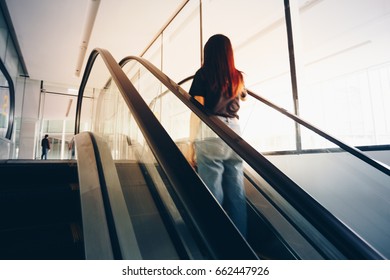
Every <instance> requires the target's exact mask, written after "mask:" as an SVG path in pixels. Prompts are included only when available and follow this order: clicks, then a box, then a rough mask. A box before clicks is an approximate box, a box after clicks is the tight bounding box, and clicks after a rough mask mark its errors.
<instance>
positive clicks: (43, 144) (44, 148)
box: [41, 134, 50, 160]
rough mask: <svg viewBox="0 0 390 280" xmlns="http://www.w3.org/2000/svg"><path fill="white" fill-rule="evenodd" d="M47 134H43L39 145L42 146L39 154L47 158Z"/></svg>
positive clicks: (48, 146)
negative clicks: (43, 136)
mask: <svg viewBox="0 0 390 280" xmlns="http://www.w3.org/2000/svg"><path fill="white" fill-rule="evenodd" d="M48 137H49V135H48V134H46V135H45V138H43V139H42V141H41V146H42V155H41V159H45V160H46V159H47V153H48V152H49V150H50V142H49V138H48Z"/></svg>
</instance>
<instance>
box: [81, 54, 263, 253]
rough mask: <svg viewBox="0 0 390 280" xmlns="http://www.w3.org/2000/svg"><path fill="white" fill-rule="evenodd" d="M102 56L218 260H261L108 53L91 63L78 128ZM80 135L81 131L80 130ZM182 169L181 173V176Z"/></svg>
mask: <svg viewBox="0 0 390 280" xmlns="http://www.w3.org/2000/svg"><path fill="white" fill-rule="evenodd" d="M98 55H100V56H101V58H102V59H103V61H104V63H105V65H106V67H107V69H108V70H109V71H110V74H111V76H112V80H113V81H114V82H115V83H116V86H117V88H118V90H119V92H120V93H121V94H122V97H123V98H124V100H125V102H126V104H127V106H128V108H129V110H130V111H131V113H132V115H133V117H134V119H135V120H136V122H137V123H138V126H139V128H140V130H141V131H142V133H143V135H144V138H145V140H146V142H147V143H148V144H149V147H150V148H151V150H152V152H153V154H154V156H155V157H156V159H157V160H158V162H159V164H160V166H161V167H162V169H163V170H164V172H165V174H166V175H167V177H168V179H169V181H170V183H171V184H172V187H173V188H174V189H175V192H176V194H177V195H178V197H179V198H180V200H181V202H182V207H183V208H185V209H186V212H187V214H188V216H189V217H190V219H191V220H192V221H193V226H194V228H195V229H196V230H197V232H198V237H199V238H200V239H201V240H202V241H203V242H204V244H205V245H206V246H207V248H208V251H209V254H210V257H211V258H215V259H258V257H257V255H256V254H255V252H254V251H253V250H252V249H251V248H250V246H249V244H248V243H247V242H246V240H245V239H244V238H243V237H242V235H241V234H240V233H239V231H238V230H237V228H236V227H235V226H234V225H233V223H232V221H231V220H230V219H229V218H228V217H227V216H226V214H225V212H224V211H223V209H222V208H221V206H220V205H219V204H218V203H217V202H216V201H215V199H214V198H213V197H212V195H211V194H210V192H209V190H208V189H207V187H206V186H205V185H204V184H203V182H202V181H201V179H200V178H199V177H198V176H197V174H196V173H195V172H194V170H193V169H192V167H191V166H190V165H189V163H188V162H187V160H186V158H185V157H184V156H183V154H182V153H181V152H180V150H179V149H178V148H177V146H176V144H175V143H174V142H173V140H172V139H171V138H170V137H169V135H168V133H167V132H166V131H165V129H164V128H163V127H162V125H161V124H160V122H159V121H158V120H157V118H156V116H155V115H154V114H153V112H152V111H151V110H150V109H149V107H148V106H147V105H146V103H145V101H144V100H143V98H142V97H141V96H140V94H139V93H138V91H137V90H136V89H135V87H134V86H133V84H132V83H131V82H130V80H129V79H128V78H127V76H126V74H125V73H124V72H123V70H122V69H121V67H120V66H119V65H118V64H117V63H116V61H115V60H114V58H113V57H112V55H111V54H110V53H109V52H108V51H107V50H105V49H99V48H97V49H94V50H93V51H92V53H91V54H90V57H89V59H88V62H87V65H86V69H85V71H84V75H83V79H82V82H81V85H80V89H79V96H78V103H77V110H78V111H77V114H76V125H77V124H80V113H81V112H80V111H81V104H82V97H83V92H84V89H85V86H86V84H87V81H88V77H89V75H90V72H91V70H92V67H93V64H94V61H95V59H96V57H97V56H98ZM76 132H77V133H78V129H76ZM178 168H180V172H178Z"/></svg>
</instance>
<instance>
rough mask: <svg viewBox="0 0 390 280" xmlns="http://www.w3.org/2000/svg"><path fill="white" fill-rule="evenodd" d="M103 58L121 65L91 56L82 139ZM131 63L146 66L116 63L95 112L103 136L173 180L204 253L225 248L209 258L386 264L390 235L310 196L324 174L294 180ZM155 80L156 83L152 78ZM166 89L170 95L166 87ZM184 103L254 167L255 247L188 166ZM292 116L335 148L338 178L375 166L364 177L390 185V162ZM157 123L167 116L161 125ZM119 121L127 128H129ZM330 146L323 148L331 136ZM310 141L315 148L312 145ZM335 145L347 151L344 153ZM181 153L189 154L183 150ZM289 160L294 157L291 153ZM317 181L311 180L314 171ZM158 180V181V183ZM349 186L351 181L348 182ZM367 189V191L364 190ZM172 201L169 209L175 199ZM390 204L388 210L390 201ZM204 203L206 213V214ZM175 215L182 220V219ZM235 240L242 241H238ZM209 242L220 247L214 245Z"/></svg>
mask: <svg viewBox="0 0 390 280" xmlns="http://www.w3.org/2000/svg"><path fill="white" fill-rule="evenodd" d="M99 55H100V56H101V58H102V59H103V62H104V63H105V64H106V65H108V64H109V62H110V61H111V62H112V64H115V63H114V62H113V59H111V58H110V55H109V53H108V52H107V51H105V50H101V49H96V50H94V51H93V53H92V54H91V56H90V59H89V61H88V64H87V68H86V69H87V70H86V73H87V74H86V75H85V76H84V77H83V82H82V85H81V87H80V91H79V100H78V109H77V112H78V114H79V115H78V116H77V118H76V133H79V127H80V120H81V119H82V117H81V104H82V92H83V90H84V88H85V87H86V85H87V83H88V77H89V75H90V74H91V76H93V75H92V73H90V71H91V69H92V66H93V63H94V61H95V59H96V58H97V57H98V56H99ZM107 57H108V58H107ZM128 61H132V63H131V64H137V63H138V64H140V65H141V67H139V69H138V70H137V69H136V70H133V69H132V68H130V69H127V70H125V69H123V68H122V69H118V68H117V67H116V66H113V68H115V69H110V71H109V73H108V76H109V77H111V78H110V79H109V81H108V82H107V83H106V85H105V86H104V87H103V89H102V92H101V93H100V95H99V98H98V101H97V109H96V112H97V113H98V114H97V115H96V116H95V120H96V122H95V124H94V127H95V129H96V132H97V133H98V134H99V135H101V136H102V137H103V139H104V141H105V142H107V143H108V144H109V146H110V150H111V154H112V155H113V157H114V160H117V159H119V160H123V159H125V160H128V159H132V160H136V162H138V163H139V164H141V165H143V164H144V165H145V166H147V165H152V166H154V168H155V166H160V168H161V170H162V171H163V173H164V174H165V175H166V181H167V182H169V183H168V184H165V185H166V188H167V192H168V193H169V194H170V196H171V200H173V201H174V204H175V205H176V207H177V209H178V212H179V213H180V214H181V215H182V219H183V220H184V221H185V220H186V219H187V218H188V217H186V215H188V216H189V220H190V222H189V225H188V228H189V229H195V232H196V234H194V235H193V236H192V237H193V240H194V241H195V243H197V244H201V245H200V247H199V251H201V252H203V251H204V248H207V249H210V248H213V249H211V251H213V250H214V249H215V250H216V251H213V252H212V253H211V254H210V252H208V253H209V254H207V253H206V254H205V255H203V256H202V257H204V258H206V259H210V258H216V259H219V258H222V259H224V258H233V259H239V258H247V256H248V255H246V256H244V257H243V256H241V257H240V255H239V254H229V252H230V253H231V252H234V251H235V250H236V249H238V248H240V247H241V248H243V247H245V248H246V247H247V246H248V245H249V247H250V249H249V251H247V252H251V251H252V253H254V254H255V256H256V258H265V259H383V258H387V255H388V253H387V250H388V249H387V245H386V244H388V242H386V239H387V238H386V236H384V237H383V238H379V239H377V240H375V238H376V237H375V236H369V235H370V233H368V235H366V233H365V232H362V231H361V228H360V227H361V225H359V223H358V224H357V227H356V225H353V224H351V225H352V227H351V226H350V224H349V223H350V221H349V219H350V217H346V216H342V215H341V216H340V214H338V213H336V212H332V211H333V209H332V207H329V206H327V203H326V201H325V203H324V202H323V201H321V200H320V199H318V198H317V197H315V196H314V195H313V193H311V192H312V190H311V189H309V188H310V187H311V186H310V185H313V186H316V185H318V183H319V182H320V183H323V182H327V181H322V180H317V181H316V179H317V178H316V177H315V176H314V177H313V176H306V177H307V178H308V179H312V178H314V180H313V179H312V180H311V181H310V182H309V183H307V182H301V181H300V180H299V178H295V177H294V176H293V174H292V175H291V174H290V171H291V168H286V166H283V165H280V164H279V163H278V162H277V161H278V160H279V159H280V158H281V157H273V156H272V155H271V156H268V155H266V156H264V155H262V154H261V153H259V152H258V151H257V150H256V148H255V147H256V145H255V144H256V143H249V142H247V141H245V140H244V139H243V138H241V137H238V136H237V135H236V134H235V133H234V132H232V131H230V130H228V129H226V128H225V127H224V126H223V124H221V122H220V121H219V120H218V118H214V117H213V116H209V115H208V114H207V112H205V111H204V110H203V108H202V106H200V105H199V104H197V103H196V102H194V101H193V100H191V97H190V96H189V95H188V93H186V92H185V91H184V90H183V89H182V88H181V87H180V86H178V85H177V84H176V83H174V82H173V81H172V80H170V79H169V78H168V77H167V76H166V75H165V74H163V73H162V72H160V71H159V70H158V69H157V68H155V67H154V66H153V65H152V64H150V63H149V62H147V61H145V60H143V59H141V58H137V57H127V58H125V59H124V60H122V61H121V62H120V63H119V65H121V66H122V67H123V66H124V65H125V64H126V63H127V62H128ZM133 62H134V63H133ZM125 73H126V75H125ZM145 73H146V74H145ZM117 74H118V75H117ZM126 76H127V77H126ZM152 78H153V79H155V80H157V82H153V81H152ZM130 80H131V82H130ZM133 83H134V84H135V85H136V87H135V86H134V85H133ZM155 85H156V86H155ZM164 88H166V89H167V90H165V91H164ZM156 89H157V92H159V93H161V92H166V91H168V92H170V94H169V95H168V96H170V97H172V98H171V99H169V100H168V101H164V100H162V99H159V98H158V95H159V93H158V94H157V95H156V96H157V98H154V99H153V98H152V99H153V100H152V99H150V98H149V101H152V102H151V104H152V106H151V108H148V106H147V104H146V103H145V101H144V100H143V98H142V97H141V96H140V95H139V93H138V91H142V92H145V93H146V92H147V91H155V90H156ZM118 100H119V101H118ZM121 100H122V101H121ZM118 102H119V103H118ZM165 104H169V106H168V108H170V109H168V111H169V110H170V111H172V112H173V113H172V115H173V118H175V120H176V122H172V120H168V122H165V121H164V118H163V116H165V115H169V114H170V113H171V112H168V113H167V111H163V110H162V108H163V107H164V106H165ZM180 106H181V107H183V108H184V109H185V110H187V112H188V109H190V110H191V111H192V112H194V113H195V114H196V115H198V117H199V118H200V119H201V120H202V121H203V122H204V123H205V124H206V125H207V126H209V127H210V128H211V129H212V130H213V131H214V132H215V133H216V134H217V135H218V136H219V137H220V138H222V139H223V141H225V142H226V143H227V144H228V145H230V146H231V147H232V148H233V149H234V150H235V151H236V152H237V153H238V154H239V155H240V156H241V157H242V158H243V159H244V161H245V166H246V182H245V183H246V192H247V201H248V206H249V207H248V208H249V213H248V216H249V234H248V238H247V242H248V244H246V242H243V243H241V242H238V243H240V244H241V245H238V243H237V244H235V242H236V241H238V240H240V237H239V236H240V235H238V236H236V235H237V229H235V227H234V226H233V229H232V228H231V226H232V224H231V221H230V219H229V218H228V217H226V214H225V213H224V211H223V210H222V209H220V206H218V205H215V203H216V202H215V200H214V199H213V198H210V197H209V196H210V194H209V193H208V194H207V192H208V191H207V189H206V190H205V186H204V185H203V184H202V182H199V177H197V176H196V174H194V171H193V170H192V169H191V168H189V165H188V162H187V161H186V160H185V155H186V139H185V136H184V137H183V135H177V134H178V133H176V132H179V134H180V132H181V131H183V129H180V127H183V123H184V124H185V125H186V126H187V125H188V122H187V121H184V122H183V121H182V120H183V118H182V115H180V116H179V115H178V114H177V110H176V109H177V107H180ZM128 110H129V111H128ZM150 110H152V111H153V113H151V112H150ZM102 112H103V114H102ZM127 112H130V113H127ZM280 112H281V113H282V114H284V115H286V114H287V115H288V112H287V111H286V110H284V109H280ZM285 113H286V114H285ZM175 114H176V115H175ZM178 116H179V117H178ZM287 117H288V118H286V119H290V120H292V121H293V125H292V126H291V127H299V129H301V130H304V129H308V130H309V131H310V133H317V134H318V135H319V136H320V137H323V138H325V140H326V141H329V142H330V143H331V145H330V147H329V148H325V149H324V150H323V152H324V153H323V152H322V153H323V154H324V155H326V156H327V157H329V158H330V160H329V159H327V162H331V163H332V165H333V169H329V170H330V171H331V172H332V171H333V174H336V173H337V172H335V171H336V170H346V168H347V169H350V171H349V172H350V174H351V175H348V176H346V178H348V177H349V176H353V174H356V172H357V170H360V169H365V170H369V171H368V173H369V174H368V173H367V172H366V171H364V173H367V174H366V175H367V176H369V180H370V182H371V183H373V184H376V185H372V186H371V188H372V187H374V188H375V189H378V190H379V189H383V186H385V185H386V184H387V183H386V182H388V180H389V169H388V168H387V167H386V166H384V165H382V164H380V163H378V162H375V161H373V160H371V159H370V158H367V157H366V156H365V155H364V154H362V153H360V152H359V151H356V149H354V148H351V147H349V146H347V145H344V143H342V142H341V141H337V139H334V138H332V137H328V135H326V136H324V135H322V133H321V132H320V133H319V131H318V130H317V129H316V128H314V127H312V126H310V125H307V123H305V122H303V121H301V120H300V119H298V118H296V117H295V116H287ZM156 119H158V120H157V122H156ZM118 120H121V122H123V123H124V125H123V126H122V127H121V125H120V123H119V122H118ZM123 120H124V121H123ZM294 122H295V125H294ZM107 125H108V126H107ZM310 137H311V138H308V139H310V140H311V139H312V138H313V137H312V136H310ZM172 139H175V141H174V142H172ZM303 140H305V139H303ZM321 141H322V142H324V140H323V139H322V138H321ZM137 142H140V143H141V146H142V148H141V150H140V151H139V152H137V153H134V149H133V146H134V143H137ZM303 144H306V143H305V142H303ZM335 145H338V146H339V148H337V147H335ZM300 146H301V147H299V149H298V150H297V151H295V152H294V151H292V153H291V154H292V155H294V156H295V155H296V156H297V158H298V159H302V158H304V157H306V156H305V155H306V154H308V155H309V156H308V157H309V158H311V157H313V156H311V154H313V153H316V152H317V151H318V149H313V150H310V151H309V152H307V151H304V150H303V149H302V143H301V145H300ZM177 148H179V149H180V152H179V153H178V152H177ZM134 154H138V156H134ZM145 155H146V156H145ZM282 156H283V154H282ZM314 157H317V155H316V154H315V156H314ZM321 157H322V156H321ZM344 157H346V158H347V159H348V161H349V163H348V164H346V161H345V159H344ZM287 158H289V159H290V157H287ZM321 162H322V161H321V160H319V161H318V160H317V162H316V161H315V162H314V163H321ZM298 165H299V164H298ZM312 165H313V166H315V165H314V164H312ZM287 167H289V166H287ZM320 168H322V169H321V170H322V171H321V170H320V171H319V172H322V173H323V174H321V175H322V176H326V178H327V179H330V178H331V177H330V176H332V175H331V174H329V175H327V174H328V172H329V171H328V170H327V168H323V166H320ZM148 172H149V170H147V171H146V173H148ZM358 172H359V171H358ZM301 173H302V172H301ZM360 173H363V172H360ZM371 173H372V174H371ZM313 174H316V175H318V174H319V173H318V171H316V172H315V173H313ZM308 175H312V174H310V173H308ZM290 176H291V177H290ZM373 176H374V177H373ZM153 177H154V176H151V178H153ZM303 178H305V176H303ZM318 178H320V177H318ZM375 178H376V179H375ZM160 181H161V179H160ZM355 181H356V180H355ZM365 181H366V180H365ZM298 183H299V184H298ZM340 183H344V182H343V181H340ZM202 185H203V186H202ZM347 187H349V185H347ZM342 188H343V187H342ZM342 188H341V189H342ZM359 188H361V187H360V186H359ZM363 188H365V186H363ZM339 189H340V188H339ZM323 190H326V189H323ZM160 196H161V193H160ZM176 199H178V201H177V200H176ZM165 204H166V205H167V208H169V205H170V203H165ZM339 205H340V204H339ZM384 205H386V202H385V203H384ZM203 207H205V208H206V209H203ZM328 207H329V208H328ZM211 208H213V210H212V209H211ZM183 210H184V211H183ZM221 212H222V213H221ZM216 213H219V214H218V217H213V215H214V214H216ZM220 214H221V215H220ZM378 215H379V216H378V217H379V220H381V219H383V218H385V216H386V215H387V214H386V213H385V212H383V213H382V210H380V211H379V212H378ZM171 219H173V220H174V218H171ZM222 220H223V221H224V222H222V223H225V222H227V224H230V225H229V226H228V228H229V232H230V233H227V232H226V231H222V232H223V234H221V227H220V225H216V224H215V223H216V222H220V221H222ZM226 220H227V221H226ZM354 227H355V228H354ZM386 227H387V223H385V224H382V225H381V224H379V226H377V227H375V228H374V231H375V230H377V229H378V230H379V232H380V231H382V230H383V229H386ZM356 229H357V231H356ZM379 232H378V233H379ZM175 234H177V232H176V233H175ZM221 236H223V237H224V238H223V240H219V239H220V238H221ZM236 237H238V239H236ZM230 238H232V240H234V242H233V241H232V240H229V239H230ZM174 239H175V238H173V240H174ZM199 239H201V242H199ZM210 242H216V243H215V244H213V245H212V246H209V245H210ZM226 244H230V247H229V248H228V249H226ZM182 246H183V247H186V246H185V244H184V245H183V244H182ZM213 246H215V247H213ZM207 249H206V251H207ZM217 252H218V253H217ZM252 253H249V255H252V257H253V254H252ZM225 254H227V255H225ZM227 256H228V257H227Z"/></svg>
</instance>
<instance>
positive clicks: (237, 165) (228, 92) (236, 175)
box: [189, 34, 247, 236]
mask: <svg viewBox="0 0 390 280" xmlns="http://www.w3.org/2000/svg"><path fill="white" fill-rule="evenodd" d="M189 94H190V95H191V96H192V97H194V98H195V99H196V100H197V101H198V102H199V103H201V104H202V105H203V106H204V107H205V108H206V109H207V111H208V112H209V113H210V114H212V115H215V116H217V117H218V118H219V119H220V120H221V121H223V123H224V124H226V125H227V126H228V127H230V128H231V129H232V130H233V131H235V132H236V133H237V134H239V135H240V134H241V132H240V125H239V122H238V110H239V108H240V99H242V100H243V99H244V98H245V95H246V91H245V88H244V79H243V75H242V73H241V72H240V71H239V70H237V69H236V68H235V64H234V55H233V49H232V46H231V42H230V40H229V38H227V37H226V36H224V35H221V34H217V35H214V36H212V37H210V38H209V40H208V41H207V43H206V45H205V46H204V61H203V64H202V66H201V68H200V69H199V70H198V71H197V72H196V73H195V76H194V79H193V82H192V85H191V88H190V90H189ZM190 122H191V124H190V126H191V128H190V142H191V144H190V147H189V155H190V159H189V160H190V163H191V165H192V166H193V167H196V168H197V171H198V173H199V176H200V177H201V178H202V180H203V182H204V183H205V184H206V185H207V187H208V188H209V189H210V191H211V192H212V193H213V195H214V196H215V198H216V199H217V200H218V202H219V203H220V204H221V205H222V207H223V208H224V209H225V211H226V213H227V214H228V215H229V217H230V218H231V219H232V221H233V223H234V224H235V225H236V227H237V228H238V229H239V230H240V232H241V233H242V235H243V236H246V231H247V212H246V211H247V210H246V198H245V190H244V176H243V161H242V159H241V158H240V157H239V156H238V155H237V154H236V153H235V152H234V151H233V150H232V149H231V148H230V147H229V146H228V145H227V144H226V143H225V142H224V141H222V139H220V138H219V137H217V136H216V135H215V134H214V133H213V132H210V128H208V127H207V125H205V124H204V123H203V122H202V123H201V122H200V120H199V118H197V117H196V116H195V115H194V114H191V121H190ZM213 134H214V135H213Z"/></svg>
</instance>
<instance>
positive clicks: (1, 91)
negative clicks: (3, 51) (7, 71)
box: [0, 73, 10, 137]
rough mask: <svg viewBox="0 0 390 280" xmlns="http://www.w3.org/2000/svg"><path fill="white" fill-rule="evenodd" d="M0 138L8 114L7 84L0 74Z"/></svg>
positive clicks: (6, 125) (5, 132)
mask: <svg viewBox="0 0 390 280" xmlns="http://www.w3.org/2000/svg"><path fill="white" fill-rule="evenodd" d="M0 83H1V84H0V137H5V136H6V134H7V129H8V120H9V113H10V95H9V89H8V83H7V81H6V80H5V78H4V76H3V75H2V73H0Z"/></svg>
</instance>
